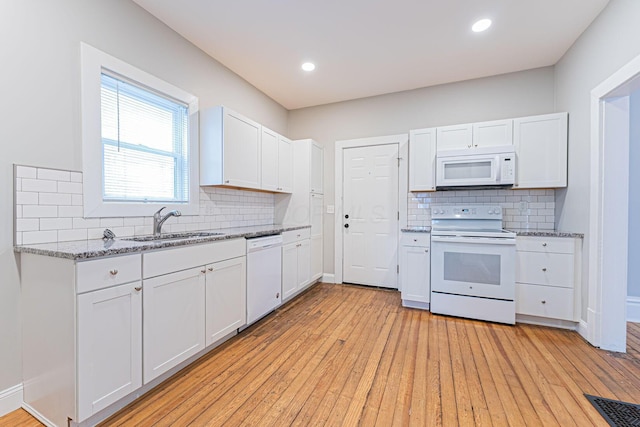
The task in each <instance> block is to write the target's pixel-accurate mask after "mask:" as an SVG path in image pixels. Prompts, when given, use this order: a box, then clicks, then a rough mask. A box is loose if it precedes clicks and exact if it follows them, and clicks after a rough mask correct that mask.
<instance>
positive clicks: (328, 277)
mask: <svg viewBox="0 0 640 427" xmlns="http://www.w3.org/2000/svg"><path fill="white" fill-rule="evenodd" d="M322 283H336V275H335V274H329V273H324V274H323V275H322Z"/></svg>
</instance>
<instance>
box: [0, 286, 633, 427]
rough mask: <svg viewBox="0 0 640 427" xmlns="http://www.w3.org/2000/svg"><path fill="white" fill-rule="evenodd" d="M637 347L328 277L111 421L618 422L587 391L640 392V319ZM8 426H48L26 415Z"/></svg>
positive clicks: (626, 395) (616, 395)
mask: <svg viewBox="0 0 640 427" xmlns="http://www.w3.org/2000/svg"><path fill="white" fill-rule="evenodd" d="M628 346H629V352H628V353H627V354H615V353H609V352H606V351H602V350H598V349H595V348H593V347H591V346H590V345H589V344H587V343H586V342H585V341H584V340H583V339H582V338H581V337H580V336H579V335H578V334H577V333H575V332H570V331H564V330H558V329H551V328H544V327H537V326H528V325H517V326H506V325H498V324H492V323H486V322H480V321H473V320H464V319H456V318H451V317H444V316H437V315H431V314H430V313H429V312H425V311H420V310H412V309H405V308H402V307H401V306H400V298H399V294H398V293H397V292H393V291H385V290H377V289H369V288H364V287H356V286H345V285H328V284H320V285H317V286H315V287H313V288H312V289H310V290H309V291H308V292H306V293H305V294H304V295H302V296H301V297H300V298H297V299H296V300H294V301H293V302H291V303H289V304H287V305H285V306H284V307H282V308H280V309H279V310H277V311H276V312H275V313H273V314H272V315H270V316H269V317H267V318H266V319H264V320H263V321H261V322H259V323H258V324H256V325H254V326H252V327H251V328H249V329H247V330H246V331H244V332H243V333H242V334H240V335H239V336H237V337H235V338H233V339H231V340H230V341H228V342H227V343H225V344H223V345H222V346H221V347H219V348H217V349H215V350H214V351H212V352H211V353H209V354H208V355H206V356H205V357H203V358H202V359H200V360H199V361H198V362H196V363H195V364H193V365H191V366H190V367H188V368H187V369H185V370H183V371H181V372H180V373H178V374H177V375H176V376H174V377H173V378H171V379H170V380H168V381H166V382H165V383H163V384H162V385H161V386H159V387H158V388H156V389H155V390H153V391H152V392H150V393H149V394H147V395H146V396H144V397H143V398H141V399H140V400H138V401H137V402H135V403H134V404H132V405H130V406H129V407H127V408H125V409H124V410H122V411H121V412H119V413H118V414H116V415H115V416H114V417H112V418H111V419H109V420H107V421H106V422H105V423H104V425H108V426H120V425H121V426H187V425H192V426H199V425H209V426H223V425H224V426H239V425H246V426H289V425H296V426H308V425H315V426H322V425H358V424H359V425H362V426H377V425H378V426H394V425H412V426H440V425H442V426H458V425H460V426H471V425H478V426H491V425H494V426H505V425H511V426H525V425H532V426H535V425H540V426H554V425H559V426H563V427H564V426H587V425H602V426H605V425H607V424H606V422H604V420H603V419H602V417H601V416H600V415H599V414H598V412H597V411H596V410H595V409H594V408H593V407H592V406H591V404H590V403H589V402H588V401H587V399H586V398H585V397H584V396H583V393H588V394H594V395H598V396H603V397H606V398H611V399H618V400H624V401H627V402H634V403H637V402H640V325H638V324H629V333H628ZM0 425H11V426H36V425H39V424H38V423H37V421H35V420H34V419H33V418H30V416H29V415H28V414H26V413H25V412H24V411H16V412H14V413H11V414H9V415H7V416H5V417H3V418H0Z"/></svg>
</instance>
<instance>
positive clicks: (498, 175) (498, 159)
mask: <svg viewBox="0 0 640 427" xmlns="http://www.w3.org/2000/svg"><path fill="white" fill-rule="evenodd" d="M496 162H497V164H496V180H495V182H496V184H497V183H499V182H500V170H501V169H502V163H501V162H500V156H496Z"/></svg>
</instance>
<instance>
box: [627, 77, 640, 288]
mask: <svg viewBox="0 0 640 427" xmlns="http://www.w3.org/2000/svg"><path fill="white" fill-rule="evenodd" d="M629 124H630V129H629V238H628V242H629V254H628V259H629V261H628V263H627V266H628V267H627V295H628V296H633V297H640V262H638V261H640V221H638V219H640V215H639V214H638V213H639V212H640V90H636V91H635V92H633V93H632V94H631V96H630V99H629Z"/></svg>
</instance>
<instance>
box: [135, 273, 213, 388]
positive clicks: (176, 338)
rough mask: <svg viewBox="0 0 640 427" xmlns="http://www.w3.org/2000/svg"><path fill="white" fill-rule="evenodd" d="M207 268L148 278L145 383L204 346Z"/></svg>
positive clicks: (145, 323) (145, 294) (145, 326)
mask: <svg viewBox="0 0 640 427" xmlns="http://www.w3.org/2000/svg"><path fill="white" fill-rule="evenodd" d="M205 272H206V270H205V268H204V267H197V268H192V269H189V270H184V271H180V272H177V273H171V274H166V275H164V276H158V277H154V278H151V279H145V280H144V282H143V283H144V301H143V308H144V322H143V332H144V335H143V337H144V338H143V341H144V383H145V384H146V383H148V382H149V381H151V380H153V379H154V378H156V377H157V376H159V375H161V374H163V373H164V372H166V371H168V370H169V369H171V368H173V367H174V366H176V365H178V364H179V363H180V362H183V361H184V360H186V359H188V358H189V357H191V356H193V355H194V354H196V353H197V352H199V351H200V350H202V349H203V348H204V346H205V345H204V343H205V330H204V325H205V313H204V311H205V303H204V302H205Z"/></svg>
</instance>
